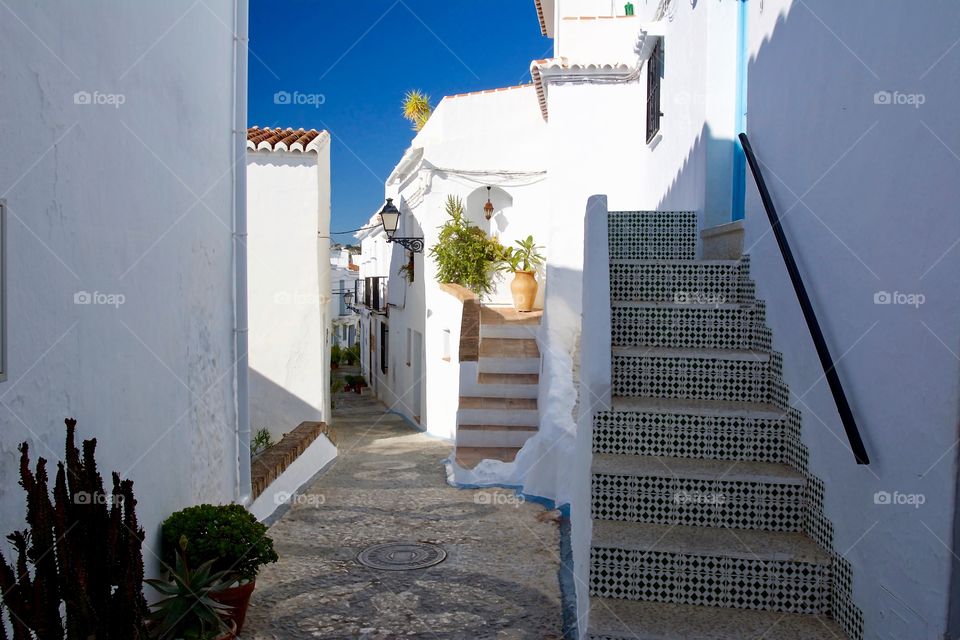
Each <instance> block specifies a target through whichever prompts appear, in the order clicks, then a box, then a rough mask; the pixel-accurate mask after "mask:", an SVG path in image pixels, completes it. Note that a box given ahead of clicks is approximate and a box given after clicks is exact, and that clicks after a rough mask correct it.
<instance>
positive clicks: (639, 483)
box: [592, 474, 805, 531]
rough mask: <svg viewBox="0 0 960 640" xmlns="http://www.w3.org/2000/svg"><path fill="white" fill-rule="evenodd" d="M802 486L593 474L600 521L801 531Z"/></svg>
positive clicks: (594, 503)
mask: <svg viewBox="0 0 960 640" xmlns="http://www.w3.org/2000/svg"><path fill="white" fill-rule="evenodd" d="M804 494H805V492H804V488H803V487H802V486H799V485H781V484H765V483H759V482H740V481H731V480H720V481H707V480H690V479H685V478H655V477H646V476H620V475H606V474H594V476H593V490H592V509H593V518H594V519H595V520H620V521H628V522H647V523H652V524H677V525H691V526H699V527H720V528H724V529H765V530H768V531H800V530H801V529H802V527H803V520H804V511H805V495H804Z"/></svg>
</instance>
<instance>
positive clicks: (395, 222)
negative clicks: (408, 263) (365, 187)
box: [380, 198, 423, 253]
mask: <svg viewBox="0 0 960 640" xmlns="http://www.w3.org/2000/svg"><path fill="white" fill-rule="evenodd" d="M380 224H381V225H383V231H384V233H386V234H387V242H396V243H397V244H399V245H400V246H401V247H404V248H405V249H407V250H408V251H412V252H414V253H423V238H422V237H419V238H408V237H402V236H396V235H394V234H395V233H396V232H397V228H398V227H399V226H400V210H399V209H397V208H396V207H395V206H394V205H393V198H387V203H386V204H385V205H383V209H381V210H380Z"/></svg>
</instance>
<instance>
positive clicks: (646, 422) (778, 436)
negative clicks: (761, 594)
mask: <svg viewBox="0 0 960 640" xmlns="http://www.w3.org/2000/svg"><path fill="white" fill-rule="evenodd" d="M791 416H793V417H791ZM798 431H799V417H797V416H795V414H794V413H785V412H783V411H780V410H779V409H778V408H777V407H775V406H773V405H762V404H754V405H751V404H748V403H717V402H713V403H711V402H708V401H693V400H658V399H651V398H614V399H613V403H612V410H610V411H600V412H597V413H596V414H595V415H594V418H593V451H594V453H619V454H633V455H641V456H669V457H677V458H714V459H720V460H755V461H758V462H784V463H785V462H787V461H788V460H790V453H791V451H792V450H793V449H795V448H796V447H798V446H799V443H798Z"/></svg>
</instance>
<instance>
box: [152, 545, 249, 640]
mask: <svg viewBox="0 0 960 640" xmlns="http://www.w3.org/2000/svg"><path fill="white" fill-rule="evenodd" d="M188 546H189V543H188V541H187V537H186V536H181V537H180V541H179V544H178V547H179V548H178V549H177V555H176V564H175V565H174V567H173V568H170V569H169V572H168V574H169V580H157V579H151V580H144V582H146V583H147V584H148V585H150V586H151V587H153V588H154V589H156V590H157V591H158V592H159V593H160V595H161V596H163V597H162V598H161V599H160V600H158V601H157V602H156V603H155V604H154V605H153V608H152V611H151V612H150V614H149V620H150V622H151V626H150V635H151V637H153V638H157V640H181V639H182V640H231V639H232V638H234V637H235V634H236V633H237V623H236V622H235V621H234V620H231V619H230V607H229V606H227V605H225V604H223V603H222V602H219V601H218V600H217V599H216V594H217V592H221V591H223V590H224V589H227V588H228V587H229V586H230V578H229V577H228V576H229V572H227V571H214V570H213V565H214V562H215V561H214V560H208V561H206V562H204V563H203V564H201V565H199V566H198V567H197V568H196V569H191V568H190V563H189V561H188V560H187V553H186V551H187V547H188Z"/></svg>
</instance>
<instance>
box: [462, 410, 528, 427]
mask: <svg viewBox="0 0 960 640" xmlns="http://www.w3.org/2000/svg"><path fill="white" fill-rule="evenodd" d="M457 424H458V425H463V424H493V425H515V426H527V427H535V426H537V425H539V424H540V412H539V411H537V410H536V409H459V410H457Z"/></svg>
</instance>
